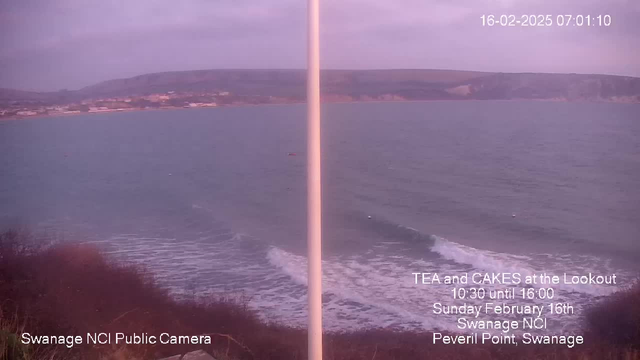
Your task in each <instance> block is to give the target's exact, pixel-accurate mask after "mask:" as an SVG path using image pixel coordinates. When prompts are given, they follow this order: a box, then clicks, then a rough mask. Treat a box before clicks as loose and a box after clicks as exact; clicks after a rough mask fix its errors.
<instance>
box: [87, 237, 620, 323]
mask: <svg viewBox="0 0 640 360" xmlns="http://www.w3.org/2000/svg"><path fill="white" fill-rule="evenodd" d="M412 231H416V230H412ZM411 238H412V239H425V237H424V236H417V235H416V236H412V237H411ZM396 240H397V239H389V241H382V242H379V243H376V244H372V246H370V247H369V248H368V249H366V250H365V251H363V252H361V253H358V254H351V255H335V256H330V257H326V258H325V259H324V260H323V302H324V320H325V321H324V323H325V327H326V329H327V330H335V331H338V330H356V329H363V328H372V327H391V328H401V329H439V330H450V331H459V329H457V327H456V322H455V321H456V317H455V316H448V315H442V314H441V315H436V314H434V313H433V304H434V303H435V302H441V303H443V304H450V305H462V304H463V303H467V304H470V305H483V304H484V303H485V302H486V301H479V300H477V301H471V300H465V301H459V300H453V298H452V292H451V289H452V286H451V285H444V284H443V285H422V284H416V283H415V280H414V276H413V275H412V274H413V273H421V272H427V273H440V274H446V275H463V274H465V273H468V272H476V271H477V272H482V271H484V272H519V273H521V274H522V275H527V274H531V273H534V272H535V273H538V272H539V269H545V270H546V272H547V273H549V272H551V270H553V266H551V265H550V264H553V263H559V264H560V265H562V266H569V267H570V268H571V266H573V269H583V270H582V271H584V269H585V268H584V267H580V266H584V265H588V264H595V260H596V259H578V260H576V257H573V256H568V255H550V254H539V255H535V254H534V255H530V256H516V255H511V254H504V253H497V252H492V251H488V250H480V249H475V248H472V247H468V246H465V245H462V244H458V243H456V242H453V241H449V240H446V239H443V238H440V237H431V240H432V241H431V242H427V243H423V244H422V245H420V243H419V242H418V243H416V242H413V241H412V242H410V243H407V242H403V241H396ZM99 243H100V244H102V245H104V246H105V247H106V250H108V251H109V252H110V253H111V254H112V255H113V256H114V257H116V258H118V259H120V260H123V261H132V262H136V263H140V264H143V265H145V266H147V267H148V268H149V270H151V271H152V272H153V273H154V274H155V275H156V277H157V279H158V280H159V281H160V282H161V283H162V284H163V285H165V286H167V287H168V288H169V289H170V290H171V291H172V292H173V293H174V294H175V295H177V296H185V297H189V296H194V294H198V296H206V295H207V294H212V293H218V294H219V293H224V294H228V293H230V292H231V293H243V294H245V295H246V296H248V297H249V298H251V302H250V304H249V305H250V306H251V307H252V308H253V309H255V310H257V311H258V313H259V314H260V316H262V317H263V319H265V320H269V321H272V320H273V321H278V322H281V323H285V324H287V325H290V326H298V327H304V326H306V307H307V299H306V282H307V259H306V257H305V256H302V255H297V254H294V253H293V252H289V251H286V250H284V249H283V248H280V247H277V246H272V245H267V244H264V243H262V242H260V241H257V240H256V239H254V238H252V237H251V236H249V235H246V234H239V233H234V232H231V231H221V230H218V231H215V230H213V229H211V230H209V231H200V232H197V233H194V234H191V236H190V237H186V236H185V238H179V237H171V236H150V235H147V236H143V235H138V234H133V233H127V234H121V235H117V236H112V237H110V238H108V239H105V240H103V241H100V242H99ZM416 246H418V247H417V248H416ZM420 248H422V252H421V251H419V249H420ZM420 253H423V254H424V255H425V256H424V257H420V256H416V255H415V254H420ZM554 256H555V257H554ZM550 266H551V267H550ZM549 269H551V270H549ZM576 271H577V270H576ZM468 286H474V285H471V284H470V285H468ZM475 286H477V285H475ZM483 287H484V288H485V289H486V290H487V292H488V291H490V290H500V289H504V288H505V286H504V285H496V284H493V285H489V284H488V285H483ZM554 287H555V288H557V289H556V290H557V291H556V297H555V299H554V300H555V301H559V302H561V301H568V302H571V303H572V304H574V306H575V308H576V312H579V311H580V310H581V309H582V308H583V307H584V306H586V305H588V304H589V303H590V301H591V300H592V298H593V296H594V295H603V294H605V293H609V292H610V291H612V289H610V288H604V287H594V286H583V287H576V288H575V289H574V288H570V287H557V286H554ZM507 302H508V303H510V304H512V303H517V301H515V302H514V301H513V300H508V301H507ZM520 303H523V304H524V303H526V304H530V305H532V304H538V305H542V304H545V302H544V301H542V300H527V301H520ZM481 317H484V318H486V316H481ZM550 320H551V321H550V325H549V326H550V328H551V329H554V330H556V331H557V329H562V330H564V331H571V330H574V329H575V328H577V327H578V326H579V324H578V321H579V317H578V316H575V315H573V316H565V317H555V318H554V319H550Z"/></svg>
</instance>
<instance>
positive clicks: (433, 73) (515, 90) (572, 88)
mask: <svg viewBox="0 0 640 360" xmlns="http://www.w3.org/2000/svg"><path fill="white" fill-rule="evenodd" d="M305 84H306V75H305V71H304V70H197V71H179V72H164V73H153V74H145V75H140V76H135V77H132V78H126V79H117V80H109V81H104V82H101V83H98V84H95V85H92V86H88V87H85V88H82V89H79V90H73V91H66V90H65V91H58V92H28V91H19V90H12V89H0V104H3V103H4V104H6V103H10V102H12V103H14V104H15V103H16V102H18V103H21V102H25V103H42V104H61V103H71V102H77V101H82V100H87V99H99V98H107V97H126V96H140V95H149V94H157V93H166V92H170V91H173V92H177V93H180V92H191V93H211V92H220V91H224V92H230V93H232V94H234V95H238V96H257V97H277V98H283V99H288V100H290V101H303V100H304V99H305V93H306V92H305ZM321 84H322V94H323V97H324V99H325V100H326V101H371V100H511V99H530V100H566V101H613V102H635V103H638V102H640V78H634V77H626V76H612V75H584V74H543V73H486V72H472V71H455V70H324V71H323V72H322V75H321Z"/></svg>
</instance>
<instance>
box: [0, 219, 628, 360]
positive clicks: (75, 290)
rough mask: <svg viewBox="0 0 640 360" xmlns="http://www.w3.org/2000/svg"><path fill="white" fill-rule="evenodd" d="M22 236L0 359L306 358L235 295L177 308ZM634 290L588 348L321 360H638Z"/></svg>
mask: <svg viewBox="0 0 640 360" xmlns="http://www.w3.org/2000/svg"><path fill="white" fill-rule="evenodd" d="M41 244H42V243H41V242H40V243H37V242H35V241H33V240H31V237H30V236H29V235H27V234H25V233H19V232H4V233H2V234H0V359H21V360H30V359H49V360H50V359H157V358H159V357H163V356H170V355H174V354H179V353H185V352H187V351H190V350H196V349H202V350H205V351H208V352H210V353H213V354H215V355H216V356H217V357H218V359H221V360H224V359H265V360H271V359H273V360H276V359H277V360H280V359H282V360H288V359H291V360H294V359H305V358H306V356H307V354H306V332H305V331H304V330H302V329H293V328H289V327H286V326H284V325H278V324H267V323H264V322H262V321H260V320H259V319H258V317H257V316H256V314H255V313H253V312H252V311H251V310H249V309H248V308H247V306H246V305H247V299H243V298H242V297H237V296H231V297H216V298H211V299H198V298H194V299H189V300H176V299H174V298H172V297H170V296H169V294H168V293H167V291H166V290H164V289H162V288H161V287H159V286H158V285H157V284H156V283H155V282H154V280H153V277H152V276H151V274H149V273H146V272H145V271H144V270H143V269H141V268H139V267H136V266H130V265H126V264H119V263H115V262H112V261H111V260H109V259H107V258H105V257H104V256H103V255H101V253H100V251H99V250H98V249H96V248H94V247H91V246H87V245H81V244H77V243H76V244H71V243H57V244H53V245H48V246H43V245H41ZM639 300H640V288H639V287H638V286H636V287H634V288H632V289H630V290H628V291H625V292H622V293H619V294H617V295H614V296H613V297H610V298H608V299H607V300H605V301H604V302H603V303H601V304H600V305H598V306H596V307H594V308H593V309H591V310H590V311H589V312H588V315H587V324H588V330H587V334H586V336H587V337H586V344H585V345H581V346H578V347H576V348H573V349H568V348H567V347H566V346H549V345H547V346H534V345H529V346H518V347H516V346H508V345H505V346H483V345H465V346H434V345H432V344H431V343H430V342H431V335H430V333H428V332H403V331H393V330H383V329H380V330H370V331H360V332H354V333H339V334H338V333H333V334H327V335H326V336H325V359H327V360H334V359H345V360H346V359H353V360H360V359H363V360H364V359H366V360H391V359H398V360H400V359H403V360H404V359H407V360H410V359H452V360H453V359H464V360H469V359H480V360H484V359H504V360H512V359H592V360H606V359H625V360H633V359H640V315H639V314H640V301H639ZM22 332H29V333H31V334H32V335H82V336H83V338H85V336H86V333H87V332H91V333H94V332H112V333H114V332H125V333H137V334H140V333H147V334H156V335H158V334H160V333H162V332H169V333H172V334H176V335H200V334H211V336H212V339H213V344H211V345H197V346H192V345H160V344H158V345H128V346H124V347H116V346H114V345H102V346H92V345H80V346H76V347H74V348H73V349H71V350H69V349H67V348H66V347H64V346H60V345H57V346H51V345H49V346H44V345H40V346H33V345H31V346H25V345H22V344H20V342H19V341H18V339H19V336H20V334H21V333H22Z"/></svg>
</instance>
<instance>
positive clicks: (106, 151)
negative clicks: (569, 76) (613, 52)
mask: <svg viewBox="0 0 640 360" xmlns="http://www.w3.org/2000/svg"><path fill="white" fill-rule="evenodd" d="M305 115H306V108H305V105H304V104H300V105H275V106H247V107H221V108H212V109H180V110H156V111H138V112H123V113H107V114H88V115H78V116H67V117H57V118H56V117H49V118H39V119H25V120H12V121H2V122H0V169H1V171H0V225H1V226H2V228H3V229H8V228H12V227H13V228H27V229H29V230H30V231H32V232H34V233H39V234H46V236H44V237H46V238H47V239H55V240H57V241H79V242H87V243H92V244H95V245H96V246H98V247H100V248H101V249H103V251H104V252H105V253H107V254H108V256H110V257H112V258H113V259H114V260H115V261H121V262H127V263H135V264H138V265H140V266H143V267H145V268H147V269H148V270H149V271H150V272H152V273H153V274H154V276H155V277H156V279H157V281H158V282H159V283H160V284H161V285H162V286H165V287H167V288H168V289H170V290H171V292H172V294H174V296H176V297H179V298H182V297H187V298H189V297H193V298H204V297H207V296H220V295H221V294H226V295H229V294H233V295H234V296H235V295H237V296H241V297H242V298H243V299H246V301H248V302H249V306H250V308H252V309H254V310H256V311H257V312H258V314H259V316H261V317H262V318H263V319H264V320H265V321H270V322H271V321H273V322H278V323H281V324H284V325H288V326H293V327H304V326H306V311H307V299H306V281H307V280H306V273H307V269H306V267H307V258H306V164H307V158H306V153H307V149H306V122H305ZM322 121H323V124H322V146H323V153H322V165H323V174H322V176H323V180H322V186H323V189H322V191H323V263H322V264H323V305H324V310H323V311H324V328H325V329H326V330H327V331H349V330H359V329H368V328H380V327H382V328H394V329H408V330H448V331H460V329H459V327H458V326H457V325H458V324H457V322H456V320H457V319H458V318H459V317H460V315H455V314H452V315H446V314H434V311H433V310H434V308H433V304H434V303H436V302H440V303H442V304H448V305H456V306H458V305H464V304H467V305H483V304H485V303H487V302H491V303H496V304H500V303H505V304H509V305H540V306H547V305H548V304H549V303H561V304H570V305H571V306H572V307H573V309H575V312H574V313H570V314H557V315H553V316H549V317H548V324H547V327H546V330H545V331H550V332H556V333H558V332H563V333H565V332H566V333H570V332H575V331H578V330H579V329H580V327H581V326H582V324H583V321H582V316H581V314H583V313H584V311H585V309H587V308H588V307H589V306H590V305H592V304H594V303H596V302H598V301H601V300H603V299H605V298H606V297H607V296H609V295H611V294H612V293H613V292H614V291H618V290H621V289H624V288H625V287H627V286H629V285H630V284H631V283H632V282H633V281H634V280H635V279H636V278H637V277H638V274H639V273H640V272H639V271H640V261H638V259H640V105H637V104H611V103H577V102H576V103H568V102H542V101H539V102H538V101H528V102H527V101H523V102H520V101H468V102H454V101H451V102H447V101H442V102H437V101H436V102H415V103H412V102H397V103H351V104H326V105H323V108H322ZM415 273H420V274H421V273H429V274H434V273H437V274H439V275H441V276H446V275H449V276H451V275H457V276H463V275H464V274H469V276H471V275H472V274H474V273H480V274H485V273H490V274H491V273H519V274H521V275H522V276H523V277H524V276H526V275H532V274H547V275H557V276H563V275H564V274H569V275H579V276H583V275H587V274H589V273H591V274H595V275H611V274H615V275H616V276H617V283H616V285H604V284H603V285H597V284H555V285H542V284H538V285H531V284H529V285H524V284H519V285H513V284H501V283H492V284H481V285H477V284H475V285H474V284H471V283H470V284H467V285H465V284H457V285H456V284H453V285H451V284H450V285H445V284H431V285H427V284H422V283H421V282H420V283H418V284H416V281H415V275H414V274H415ZM456 287H457V288H460V287H463V288H465V289H467V290H469V291H468V292H467V297H466V298H464V299H454V298H453V295H454V294H453V293H454V291H455V290H453V289H455V288H456ZM473 287H475V288H479V287H482V288H483V289H485V290H484V291H486V294H488V293H489V292H490V291H494V292H495V291H498V290H505V289H517V291H518V293H517V294H519V292H520V291H521V289H522V288H533V289H534V291H535V292H536V294H538V292H539V289H540V288H549V287H551V288H553V294H552V297H551V298H547V299H542V298H538V297H536V298H535V299H522V298H519V299H511V300H504V301H502V300H489V299H488V298H484V299H478V298H476V299H470V298H469V294H470V292H471V290H470V289H469V288H473ZM540 293H543V294H545V296H546V294H548V293H547V292H546V290H545V291H542V292H540ZM487 316H489V315H487ZM505 316H506V319H517V318H518V316H519V317H522V316H520V315H517V314H516V315H513V316H512V317H510V316H507V315H504V316H502V317H501V318H505ZM484 318H486V317H484ZM489 318H490V319H493V318H492V317H491V316H489ZM541 331H542V330H541Z"/></svg>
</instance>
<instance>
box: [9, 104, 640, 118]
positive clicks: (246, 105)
mask: <svg viewBox="0 0 640 360" xmlns="http://www.w3.org/2000/svg"><path fill="white" fill-rule="evenodd" d="M485 101H497V102H517V101H520V102H522V101H525V102H562V103H590V104H598V103H607V104H625V105H632V104H636V105H638V104H640V102H626V101H611V100H600V101H594V100H568V99H433V100H406V99H404V100H350V101H322V102H321V104H323V105H324V104H371V103H373V104H377V103H432V102H485ZM301 104H306V101H292V102H279V103H261V104H250V103H246V104H229V105H218V106H215V107H212V106H198V107H189V108H185V107H162V108H150V109H140V108H131V109H120V110H113V111H96V112H90V111H88V112H78V113H71V114H64V113H63V114H37V115H26V116H25V115H22V116H7V117H0V122H3V121H21V120H29V119H45V118H58V117H73V116H79V115H99V114H112V113H126V112H138V111H165V110H194V109H220V108H239V107H256V106H284V105H301Z"/></svg>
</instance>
